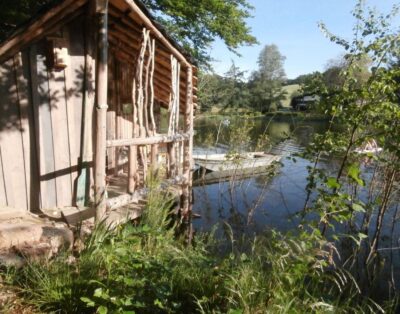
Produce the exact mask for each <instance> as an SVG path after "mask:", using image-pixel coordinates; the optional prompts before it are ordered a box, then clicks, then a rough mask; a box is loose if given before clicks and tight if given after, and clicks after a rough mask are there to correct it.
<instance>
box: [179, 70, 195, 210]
mask: <svg viewBox="0 0 400 314" xmlns="http://www.w3.org/2000/svg"><path fill="white" fill-rule="evenodd" d="M186 79H187V82H186V104H185V117H184V124H185V125H184V128H185V132H186V133H190V136H189V139H188V140H187V141H185V142H183V143H184V153H183V176H184V178H185V182H184V184H183V186H182V204H181V206H182V207H181V211H182V215H183V216H184V217H186V218H188V214H189V212H190V193H191V189H192V151H193V70H192V67H191V66H189V67H188V68H187V78H186Z"/></svg>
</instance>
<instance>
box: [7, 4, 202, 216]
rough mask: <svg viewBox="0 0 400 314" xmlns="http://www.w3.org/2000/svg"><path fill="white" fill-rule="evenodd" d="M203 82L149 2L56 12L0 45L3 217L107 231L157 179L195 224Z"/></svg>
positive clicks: (72, 7) (67, 7)
mask: <svg viewBox="0 0 400 314" xmlns="http://www.w3.org/2000/svg"><path fill="white" fill-rule="evenodd" d="M196 82H197V79H196V68H195V66H194V65H193V62H192V59H191V58H190V56H188V55H187V54H185V52H184V51H183V50H182V49H181V48H180V47H179V46H178V45H177V44H176V43H175V42H174V41H173V40H172V39H171V38H170V37H169V36H168V35H167V34H166V33H165V31H164V30H163V29H162V28H161V27H160V26H159V25H158V24H157V23H156V22H155V21H154V19H153V18H152V17H151V15H150V14H149V13H148V11H147V10H146V9H145V8H144V6H143V5H142V4H141V3H140V2H139V1H136V0H64V1H56V3H55V4H54V5H53V6H51V7H49V8H48V9H47V10H46V11H45V12H42V13H41V14H40V15H39V16H35V17H34V18H33V19H32V20H31V21H30V22H28V23H26V25H23V26H22V27H20V28H18V29H17V31H15V32H14V33H13V34H12V35H11V36H10V37H9V38H8V39H7V40H5V41H4V42H2V43H1V45H0V211H1V209H2V208H8V209H11V210H13V209H15V210H21V209H22V210H26V211H32V212H35V211H45V210H48V209H52V210H62V209H65V208H80V209H82V208H87V207H91V208H96V217H97V218H98V219H101V218H102V217H103V215H104V214H105V212H106V210H107V209H112V208H115V207H118V206H123V205H127V204H129V203H130V202H133V201H135V200H137V199H138V197H139V196H140V195H142V194H141V192H142V191H143V190H144V188H145V182H146V178H147V176H148V175H149V174H150V173H154V172H158V173H159V175H160V176H162V177H163V178H164V179H165V180H168V181H169V182H170V183H172V184H175V185H177V186H178V187H179V191H180V192H179V193H180V195H181V198H180V199H181V205H180V208H181V210H182V211H184V212H188V211H189V206H190V205H189V204H190V195H191V193H190V188H191V182H192V178H191V167H192V146H193V111H194V108H195V106H196V104H195V103H196V95H195V91H196V87H195V86H196Z"/></svg>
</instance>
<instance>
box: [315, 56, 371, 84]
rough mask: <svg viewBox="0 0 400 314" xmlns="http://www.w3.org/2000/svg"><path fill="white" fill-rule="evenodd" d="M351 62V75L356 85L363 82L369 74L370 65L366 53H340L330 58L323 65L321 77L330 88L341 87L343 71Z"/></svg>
mask: <svg viewBox="0 0 400 314" xmlns="http://www.w3.org/2000/svg"><path fill="white" fill-rule="evenodd" d="M350 62H352V63H353V71H354V73H353V76H354V79H356V80H357V81H358V85H361V84H362V83H365V82H366V81H367V80H368V78H369V77H370V76H371V71H370V67H371V64H372V59H371V58H370V57H369V56H368V55H367V54H362V55H359V56H357V57H356V58H355V57H354V56H350V55H341V56H339V57H337V58H335V59H331V60H329V61H328V62H327V64H326V66H325V72H324V73H323V79H324V82H325V84H326V85H327V86H328V87H330V88H341V87H342V85H343V82H344V75H343V74H344V73H343V71H345V70H346V69H347V68H348V67H349V66H350Z"/></svg>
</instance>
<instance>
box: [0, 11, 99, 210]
mask: <svg viewBox="0 0 400 314" xmlns="http://www.w3.org/2000/svg"><path fill="white" fill-rule="evenodd" d="M84 29H85V24H84V19H83V18H82V17H78V18H76V19H74V20H73V21H72V22H70V23H68V24H67V25H65V26H64V27H62V28H61V29H59V30H56V33H55V35H57V36H60V34H61V35H62V36H63V37H64V38H65V43H66V46H67V49H68V58H67V67H66V68H65V69H63V70H54V69H50V68H49V67H48V58H47V56H48V45H47V44H46V39H42V40H41V41H39V42H36V43H34V44H32V45H31V46H29V47H28V48H26V49H25V50H23V51H20V52H19V53H18V54H16V55H15V56H14V57H13V58H11V59H9V60H7V61H6V62H4V63H3V64H1V65H0V211H1V208H4V207H11V208H16V209H25V210H33V211H35V210H37V209H50V208H63V207H68V206H74V205H75V203H76V197H77V183H78V172H79V170H80V168H81V162H82V157H84V160H83V161H84V162H85V165H86V166H87V168H88V169H89V175H88V179H87V180H86V181H85V185H86V187H85V191H86V193H89V192H88V191H89V187H90V186H91V184H92V180H91V179H90V177H91V175H90V173H91V169H92V167H93V140H92V138H93V130H92V126H93V124H92V122H93V121H92V120H93V105H94V97H87V93H90V92H91V91H94V82H93V77H94V75H93V74H92V72H93V71H94V66H93V64H89V63H85V60H88V59H87V58H86V59H85V47H87V46H88V45H87V43H85V36H84V34H85V32H84V31H83V30H84ZM92 63H93V62H92ZM86 78H88V79H87V80H86ZM84 88H85V90H86V91H87V93H84ZM85 95H86V98H85ZM85 99H87V100H86V102H87V103H86V104H85ZM85 105H86V107H85ZM85 108H86V110H85ZM85 115H86V116H87V118H86V119H85ZM83 122H85V123H87V124H90V127H86V128H85V124H84V123H83ZM83 138H86V141H82V139H83ZM83 142H85V145H83ZM85 146H86V148H85ZM85 197H88V195H86V196H85Z"/></svg>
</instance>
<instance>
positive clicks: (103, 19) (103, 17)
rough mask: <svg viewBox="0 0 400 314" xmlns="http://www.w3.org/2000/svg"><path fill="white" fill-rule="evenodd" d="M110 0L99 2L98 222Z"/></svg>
mask: <svg viewBox="0 0 400 314" xmlns="http://www.w3.org/2000/svg"><path fill="white" fill-rule="evenodd" d="M107 11H108V0H97V2H96V12H97V16H98V32H99V33H98V54H97V82H96V83H97V86H96V96H97V97H96V98H97V121H96V123H97V125H96V126H97V132H96V161H95V171H96V175H95V186H96V195H95V200H96V221H98V222H99V221H101V220H102V219H104V216H105V213H106V195H105V194H106V193H105V192H106V140H107V137H106V133H107V108H108V106H107V89H108V73H107V69H108V60H107V57H108V51H107V50H108V38H107V37H108V32H107V27H108V25H107V24H108V12H107Z"/></svg>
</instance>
